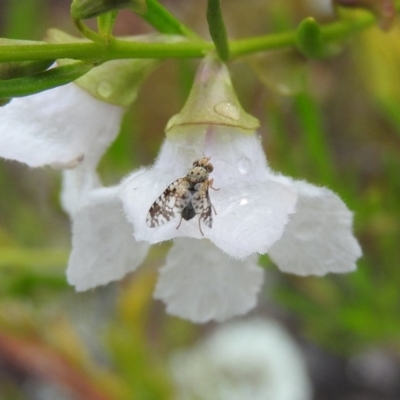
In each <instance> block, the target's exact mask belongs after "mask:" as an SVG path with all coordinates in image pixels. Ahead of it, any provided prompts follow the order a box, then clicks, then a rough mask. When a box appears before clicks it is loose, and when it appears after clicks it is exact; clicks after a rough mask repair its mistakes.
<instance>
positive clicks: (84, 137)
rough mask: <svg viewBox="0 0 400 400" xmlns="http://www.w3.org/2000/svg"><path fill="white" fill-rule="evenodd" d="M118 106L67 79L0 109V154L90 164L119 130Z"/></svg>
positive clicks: (34, 162) (31, 161) (60, 164)
mask: <svg viewBox="0 0 400 400" xmlns="http://www.w3.org/2000/svg"><path fill="white" fill-rule="evenodd" d="M122 114H123V108H122V107H118V106H114V105H112V104H108V103H105V102H102V101H99V100H96V99H95V98H94V97H92V96H91V95H89V94H88V93H87V92H85V91H84V90H83V89H80V88H79V87H78V86H77V85H75V84H73V83H71V84H68V85H65V86H61V87H58V88H55V89H51V90H47V91H45V92H41V93H38V94H35V95H32V96H27V97H22V98H16V99H13V100H12V101H11V102H10V103H9V104H7V105H6V106H4V107H1V108H0V132H1V134H0V157H4V158H7V159H11V160H17V161H20V162H23V163H26V164H28V165H29V166H31V167H39V166H43V165H47V164H50V165H52V164H54V165H55V166H56V167H57V168H74V167H76V166H77V165H78V164H79V163H80V162H81V161H82V160H84V162H85V163H86V164H87V165H91V166H92V167H95V166H96V164H97V162H98V160H99V158H100V157H101V156H102V154H103V153H104V151H105V150H106V149H107V147H108V146H109V145H110V143H111V142H112V141H113V139H114V138H115V136H116V134H117V133H118V131H119V125H120V121H121V118H122Z"/></svg>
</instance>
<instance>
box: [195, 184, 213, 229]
mask: <svg viewBox="0 0 400 400" xmlns="http://www.w3.org/2000/svg"><path fill="white" fill-rule="evenodd" d="M208 187H209V182H208V181H205V182H203V183H202V184H201V187H200V188H199V190H198V191H197V192H196V193H194V194H193V197H192V204H193V207H194V210H195V211H196V214H199V215H200V216H199V218H200V221H202V222H203V224H204V225H206V226H208V227H209V228H211V227H212V212H211V208H212V206H211V201H210V195H209V194H208Z"/></svg>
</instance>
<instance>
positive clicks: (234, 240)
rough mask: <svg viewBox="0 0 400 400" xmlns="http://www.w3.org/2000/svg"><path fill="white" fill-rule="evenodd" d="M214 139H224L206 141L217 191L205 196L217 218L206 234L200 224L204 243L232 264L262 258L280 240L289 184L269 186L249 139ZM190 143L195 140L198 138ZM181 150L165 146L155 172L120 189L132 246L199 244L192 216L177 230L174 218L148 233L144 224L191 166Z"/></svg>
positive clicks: (291, 195) (292, 195)
mask: <svg viewBox="0 0 400 400" xmlns="http://www.w3.org/2000/svg"><path fill="white" fill-rule="evenodd" d="M225 129H226V128H225ZM231 130H232V129H231ZM219 133H220V135H228V136H227V137H225V139H222V138H221V136H218V135H216V136H215V137H211V138H209V139H210V141H212V142H213V147H212V149H213V150H215V151H216V153H215V155H214V156H213V158H212V161H213V164H214V166H215V168H214V171H213V173H212V174H211V178H215V183H214V184H213V185H215V187H216V188H218V189H219V190H212V189H210V190H209V192H210V193H209V194H210V199H211V203H212V204H213V206H214V207H215V210H216V212H217V215H215V214H214V212H213V227H212V228H211V229H210V228H208V227H207V226H204V224H203V223H201V229H202V231H203V232H204V237H205V238H208V239H210V240H212V241H213V242H214V243H215V244H216V245H217V246H218V247H220V248H221V249H222V250H223V251H225V252H226V253H228V254H229V255H230V256H232V257H235V258H246V257H248V256H250V255H251V254H254V253H257V252H258V253H265V252H267V251H268V250H269V248H270V246H271V245H272V244H273V243H274V242H275V241H276V240H278V239H279V238H280V237H281V236H282V233H283V230H284V227H285V225H286V224H287V222H288V218H289V217H288V215H289V214H290V213H292V212H293V211H294V207H295V203H296V200H297V195H296V190H295V189H294V188H293V187H292V185H291V183H289V184H286V183H285V182H282V183H281V182H276V181H274V180H271V176H272V174H271V172H270V170H269V169H268V168H267V166H266V162H265V156H264V154H263V153H262V151H261V150H262V149H261V146H260V142H259V140H258V139H257V137H256V135H255V134H248V135H247V137H246V136H245V135H243V134H239V133H236V136H237V138H234V135H233V134H232V132H230V131H229V132H228V131H227V132H222V131H221V132H219ZM232 135H233V136H232ZM195 140H199V139H198V137H197V138H196V139H195ZM224 140H225V141H226V142H224ZM185 143H186V142H185ZM196 143H197V142H196ZM234 143H236V144H234ZM181 145H182V143H181V144H179V145H178V144H176V143H172V141H169V140H167V141H166V142H165V144H164V146H163V148H162V151H161V153H160V157H159V159H158V161H157V163H156V166H155V167H153V168H152V169H149V170H147V171H145V172H143V173H142V174H140V175H138V174H135V175H133V176H130V177H128V178H127V179H126V180H125V182H124V183H123V184H122V186H121V187H122V189H121V199H122V202H123V204H124V209H125V213H126V217H127V219H128V220H129V221H130V222H131V223H132V224H133V225H134V227H135V229H134V231H135V238H136V240H138V241H141V240H145V241H148V242H150V243H158V242H161V241H164V240H170V239H173V238H175V237H193V238H198V239H201V238H203V235H202V234H201V232H200V228H199V217H198V216H196V217H194V218H193V219H192V220H190V221H182V224H181V225H180V226H179V229H177V226H178V224H179V221H180V215H179V213H176V215H175V217H174V218H173V219H171V220H170V221H169V222H167V223H165V224H164V225H161V226H158V227H155V228H150V227H148V226H147V224H146V216H147V214H148V212H149V209H150V207H151V205H152V203H153V202H154V201H155V200H156V199H157V198H158V197H159V196H160V195H161V194H162V193H163V192H164V190H165V189H166V188H167V187H168V185H169V184H170V183H171V182H173V181H175V180H176V179H178V178H181V177H183V176H185V174H186V171H187V168H188V167H190V165H191V163H192V162H193V158H189V154H191V152H192V150H193V149H191V146H189V145H188V149H189V150H188V149H186V150H185V147H184V146H183V147H180V146H181ZM192 145H193V144H192ZM197 145H198V144H196V146H195V147H197ZM245 150H246V151H245ZM251 153H253V154H254V158H253V159H251V155H250V154H251ZM168 160H169V164H168ZM185 168H186V171H185Z"/></svg>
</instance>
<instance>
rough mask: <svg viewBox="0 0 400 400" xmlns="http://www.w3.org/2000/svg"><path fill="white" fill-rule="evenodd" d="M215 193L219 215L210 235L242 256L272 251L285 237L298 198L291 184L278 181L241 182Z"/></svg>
mask: <svg viewBox="0 0 400 400" xmlns="http://www.w3.org/2000/svg"><path fill="white" fill-rule="evenodd" d="M211 195H212V197H211V199H212V202H213V205H214V207H215V209H216V212H217V215H216V216H215V217H214V224H213V227H212V229H207V237H208V238H209V239H210V240H212V241H213V242H214V243H215V244H216V245H217V246H218V247H219V248H220V249H222V250H223V251H225V252H226V253H228V254H229V255H230V256H232V257H235V258H240V259H243V258H245V257H248V256H249V255H251V254H254V253H266V252H267V251H268V250H269V248H270V247H271V245H272V244H273V243H275V242H276V241H277V240H278V239H279V238H280V237H281V236H282V234H283V232H284V229H285V226H286V224H287V223H288V221H289V214H291V213H292V212H293V211H294V208H295V205H296V200H297V195H296V192H295V191H294V190H293V189H292V188H291V187H290V186H288V185H285V184H281V183H279V182H274V181H266V182H258V183H257V184H247V183H245V182H240V183H238V184H237V185H230V186H227V187H224V189H223V191H222V190H220V191H218V192H215V193H214V192H213V193H212V194H211Z"/></svg>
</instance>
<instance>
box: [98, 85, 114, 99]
mask: <svg viewBox="0 0 400 400" xmlns="http://www.w3.org/2000/svg"><path fill="white" fill-rule="evenodd" d="M97 93H98V94H99V96H101V97H103V98H105V99H107V98H108V97H110V96H111V95H112V93H113V88H112V85H111V84H110V83H109V82H107V81H102V82H100V83H99V84H98V86H97Z"/></svg>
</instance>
